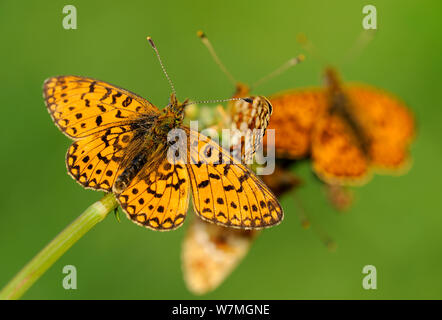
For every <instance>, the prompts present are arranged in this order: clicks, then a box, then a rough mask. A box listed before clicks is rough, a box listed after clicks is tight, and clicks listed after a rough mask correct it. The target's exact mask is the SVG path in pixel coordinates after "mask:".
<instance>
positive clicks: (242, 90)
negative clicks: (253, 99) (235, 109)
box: [233, 82, 250, 98]
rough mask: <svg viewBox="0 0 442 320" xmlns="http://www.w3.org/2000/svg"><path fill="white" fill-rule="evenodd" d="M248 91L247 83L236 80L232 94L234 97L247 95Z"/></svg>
mask: <svg viewBox="0 0 442 320" xmlns="http://www.w3.org/2000/svg"><path fill="white" fill-rule="evenodd" d="M249 93H250V88H249V86H248V85H246V84H244V83H241V82H238V83H237V84H236V87H235V94H234V95H233V97H234V98H242V97H247V96H248V95H249Z"/></svg>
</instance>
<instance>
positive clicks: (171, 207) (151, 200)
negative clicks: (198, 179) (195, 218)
mask: <svg viewBox="0 0 442 320" xmlns="http://www.w3.org/2000/svg"><path fill="white" fill-rule="evenodd" d="M161 159H162V160H160V161H159V162H158V163H156V161H154V162H153V163H149V164H146V165H145V167H143V168H142V169H141V171H140V172H139V173H138V175H137V176H136V177H135V178H134V179H133V180H132V182H131V183H130V185H129V186H128V187H127V188H126V189H125V190H124V191H123V192H121V193H120V194H118V195H117V200H118V202H119V203H120V204H121V207H122V208H123V210H124V211H125V212H126V214H127V215H128V217H129V218H130V219H131V220H132V221H134V222H135V223H137V224H139V225H142V226H145V227H148V228H151V229H154V230H172V229H175V228H177V227H179V226H181V225H182V223H183V222H184V219H185V217H186V213H187V208H188V202H189V177H188V173H187V168H186V166H185V164H184V163H182V162H176V163H174V162H172V163H171V162H169V160H168V159H167V158H166V157H165V156H163V157H162V158H161Z"/></svg>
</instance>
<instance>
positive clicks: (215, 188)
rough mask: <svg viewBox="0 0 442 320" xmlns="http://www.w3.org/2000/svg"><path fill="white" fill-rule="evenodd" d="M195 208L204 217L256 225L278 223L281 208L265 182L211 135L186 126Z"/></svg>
mask: <svg viewBox="0 0 442 320" xmlns="http://www.w3.org/2000/svg"><path fill="white" fill-rule="evenodd" d="M186 130H187V132H188V134H189V137H190V151H189V155H188V157H189V159H188V161H189V162H188V164H187V167H188V170H189V177H190V181H191V186H192V194H193V202H194V208H195V211H196V212H197V214H198V215H199V216H200V217H201V218H203V219H204V220H207V221H210V222H214V223H217V224H220V225H223V226H232V227H238V228H245V229H259V228H263V227H268V226H272V225H275V224H278V223H279V222H280V221H281V220H282V218H283V211H282V208H281V206H280V204H279V202H278V200H277V199H276V197H275V196H274V195H273V193H272V192H271V191H270V190H269V189H268V188H267V186H265V184H264V183H263V182H262V181H261V180H260V179H259V178H258V177H257V176H256V175H255V174H254V173H253V172H252V171H251V170H250V169H249V168H248V167H247V166H246V165H244V164H242V163H241V162H239V160H236V159H234V158H233V157H232V156H231V155H230V154H229V153H228V152H227V151H226V150H225V149H223V148H221V147H220V146H219V145H218V144H217V143H216V142H214V141H213V140H212V139H210V138H208V137H206V136H204V135H202V134H200V133H198V132H197V131H194V130H189V129H186Z"/></svg>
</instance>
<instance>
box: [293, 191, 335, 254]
mask: <svg viewBox="0 0 442 320" xmlns="http://www.w3.org/2000/svg"><path fill="white" fill-rule="evenodd" d="M293 199H294V200H295V205H296V206H297V207H298V210H296V211H297V212H298V216H299V219H300V220H301V226H302V228H304V229H309V228H310V227H311V228H312V230H313V232H314V233H315V234H316V235H317V236H318V238H319V239H320V240H321V242H322V243H323V244H324V246H325V247H326V248H327V249H328V250H329V251H335V250H336V242H335V241H334V240H333V239H332V238H331V237H330V236H329V235H328V234H327V233H326V232H325V231H324V230H323V229H322V228H321V227H320V226H319V225H317V224H312V223H311V220H310V219H309V218H308V217H307V214H306V212H305V210H304V207H303V206H302V204H301V201H300V200H299V199H298V197H297V195H296V192H295V191H294V192H293Z"/></svg>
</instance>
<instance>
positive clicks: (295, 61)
mask: <svg viewBox="0 0 442 320" xmlns="http://www.w3.org/2000/svg"><path fill="white" fill-rule="evenodd" d="M304 60H305V56H304V55H303V54H300V55H298V56H296V57H293V58H291V59H290V60H288V61H287V62H286V63H284V64H283V65H282V66H280V67H279V68H278V69H276V70H275V71H273V72H271V73H269V74H268V75H266V76H264V77H262V78H261V79H259V80H258V81H256V82H255V83H254V84H252V85H251V86H250V88H256V87H258V86H260V85H261V84H263V83H264V82H266V81H268V80H270V79H272V78H274V77H276V76H279V75H280V74H281V73H283V72H285V71H287V70H288V69H290V68H291V67H293V66H296V65H297V64H299V63H300V62H302V61H304Z"/></svg>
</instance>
